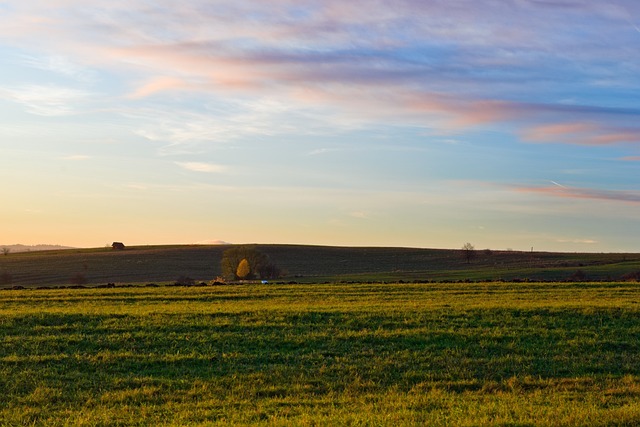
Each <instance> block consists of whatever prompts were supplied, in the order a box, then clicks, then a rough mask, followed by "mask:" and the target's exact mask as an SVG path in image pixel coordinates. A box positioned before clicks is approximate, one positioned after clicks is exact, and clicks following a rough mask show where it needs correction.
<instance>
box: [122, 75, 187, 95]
mask: <svg viewBox="0 0 640 427" xmlns="http://www.w3.org/2000/svg"><path fill="white" fill-rule="evenodd" d="M189 87H190V85H189V84H188V83H187V82H185V81H184V80H182V79H178V78H175V77H169V76H162V77H155V78H153V79H151V80H149V81H148V82H147V83H145V84H144V85H142V86H140V87H138V88H137V89H136V90H135V91H134V92H133V93H131V94H130V95H129V97H130V98H144V97H147V96H150V95H153V94H156V93H159V92H164V91H167V90H180V89H187V88H189Z"/></svg>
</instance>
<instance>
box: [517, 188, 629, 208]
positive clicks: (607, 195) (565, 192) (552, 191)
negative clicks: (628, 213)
mask: <svg viewBox="0 0 640 427" xmlns="http://www.w3.org/2000/svg"><path fill="white" fill-rule="evenodd" d="M515 190H516V191H518V192H521V193H534V194H541V195H546V196H553V197H561V198H570V199H590V200H606V201H615V202H627V203H633V204H636V203H640V191H621V190H597V189H592V188H571V187H564V186H559V185H556V186H548V187H517V188H516V189H515Z"/></svg>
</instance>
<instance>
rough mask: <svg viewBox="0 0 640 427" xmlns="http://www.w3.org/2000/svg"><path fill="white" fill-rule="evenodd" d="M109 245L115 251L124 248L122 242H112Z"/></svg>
mask: <svg viewBox="0 0 640 427" xmlns="http://www.w3.org/2000/svg"><path fill="white" fill-rule="evenodd" d="M111 247H112V248H113V250H115V251H123V250H124V243H122V242H113V243H112V244H111Z"/></svg>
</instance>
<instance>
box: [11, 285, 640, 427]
mask: <svg viewBox="0 0 640 427" xmlns="http://www.w3.org/2000/svg"><path fill="white" fill-rule="evenodd" d="M639 311H640V287H639V286H638V284H637V283H631V282H628V283H627V282H625V283H581V284H574V283H448V284H442V283H430V284H316V285H234V286H218V287H204V288H193V287H191V288H188V287H182V288H176V287H140V288H115V289H82V290H69V289H47V290H5V291H2V292H0V340H2V346H0V389H1V390H2V393H1V394H0V425H2V426H25V425H43V426H44V425H46V426H135V425H139V426H146V425H158V426H165V425H175V426H196V425H265V426H267V425H268V426H285V425H287V426H288V425H308V426H315V425H327V426H333V425H363V426H364V425H366V426H369V425H376V426H378V425H383V426H387V425H388V426H398V425H400V426H402V425H433V426H482V425H495V426H538V425H539V426H627V425H628V426H631V425H639V424H640V316H639V314H640V313H639Z"/></svg>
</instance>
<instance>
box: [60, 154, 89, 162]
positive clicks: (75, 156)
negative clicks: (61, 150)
mask: <svg viewBox="0 0 640 427" xmlns="http://www.w3.org/2000/svg"><path fill="white" fill-rule="evenodd" d="M90 158H91V156H87V155H85V154H72V155H70V156H64V157H61V158H60V159H62V160H70V161H82V160H89V159H90Z"/></svg>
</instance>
